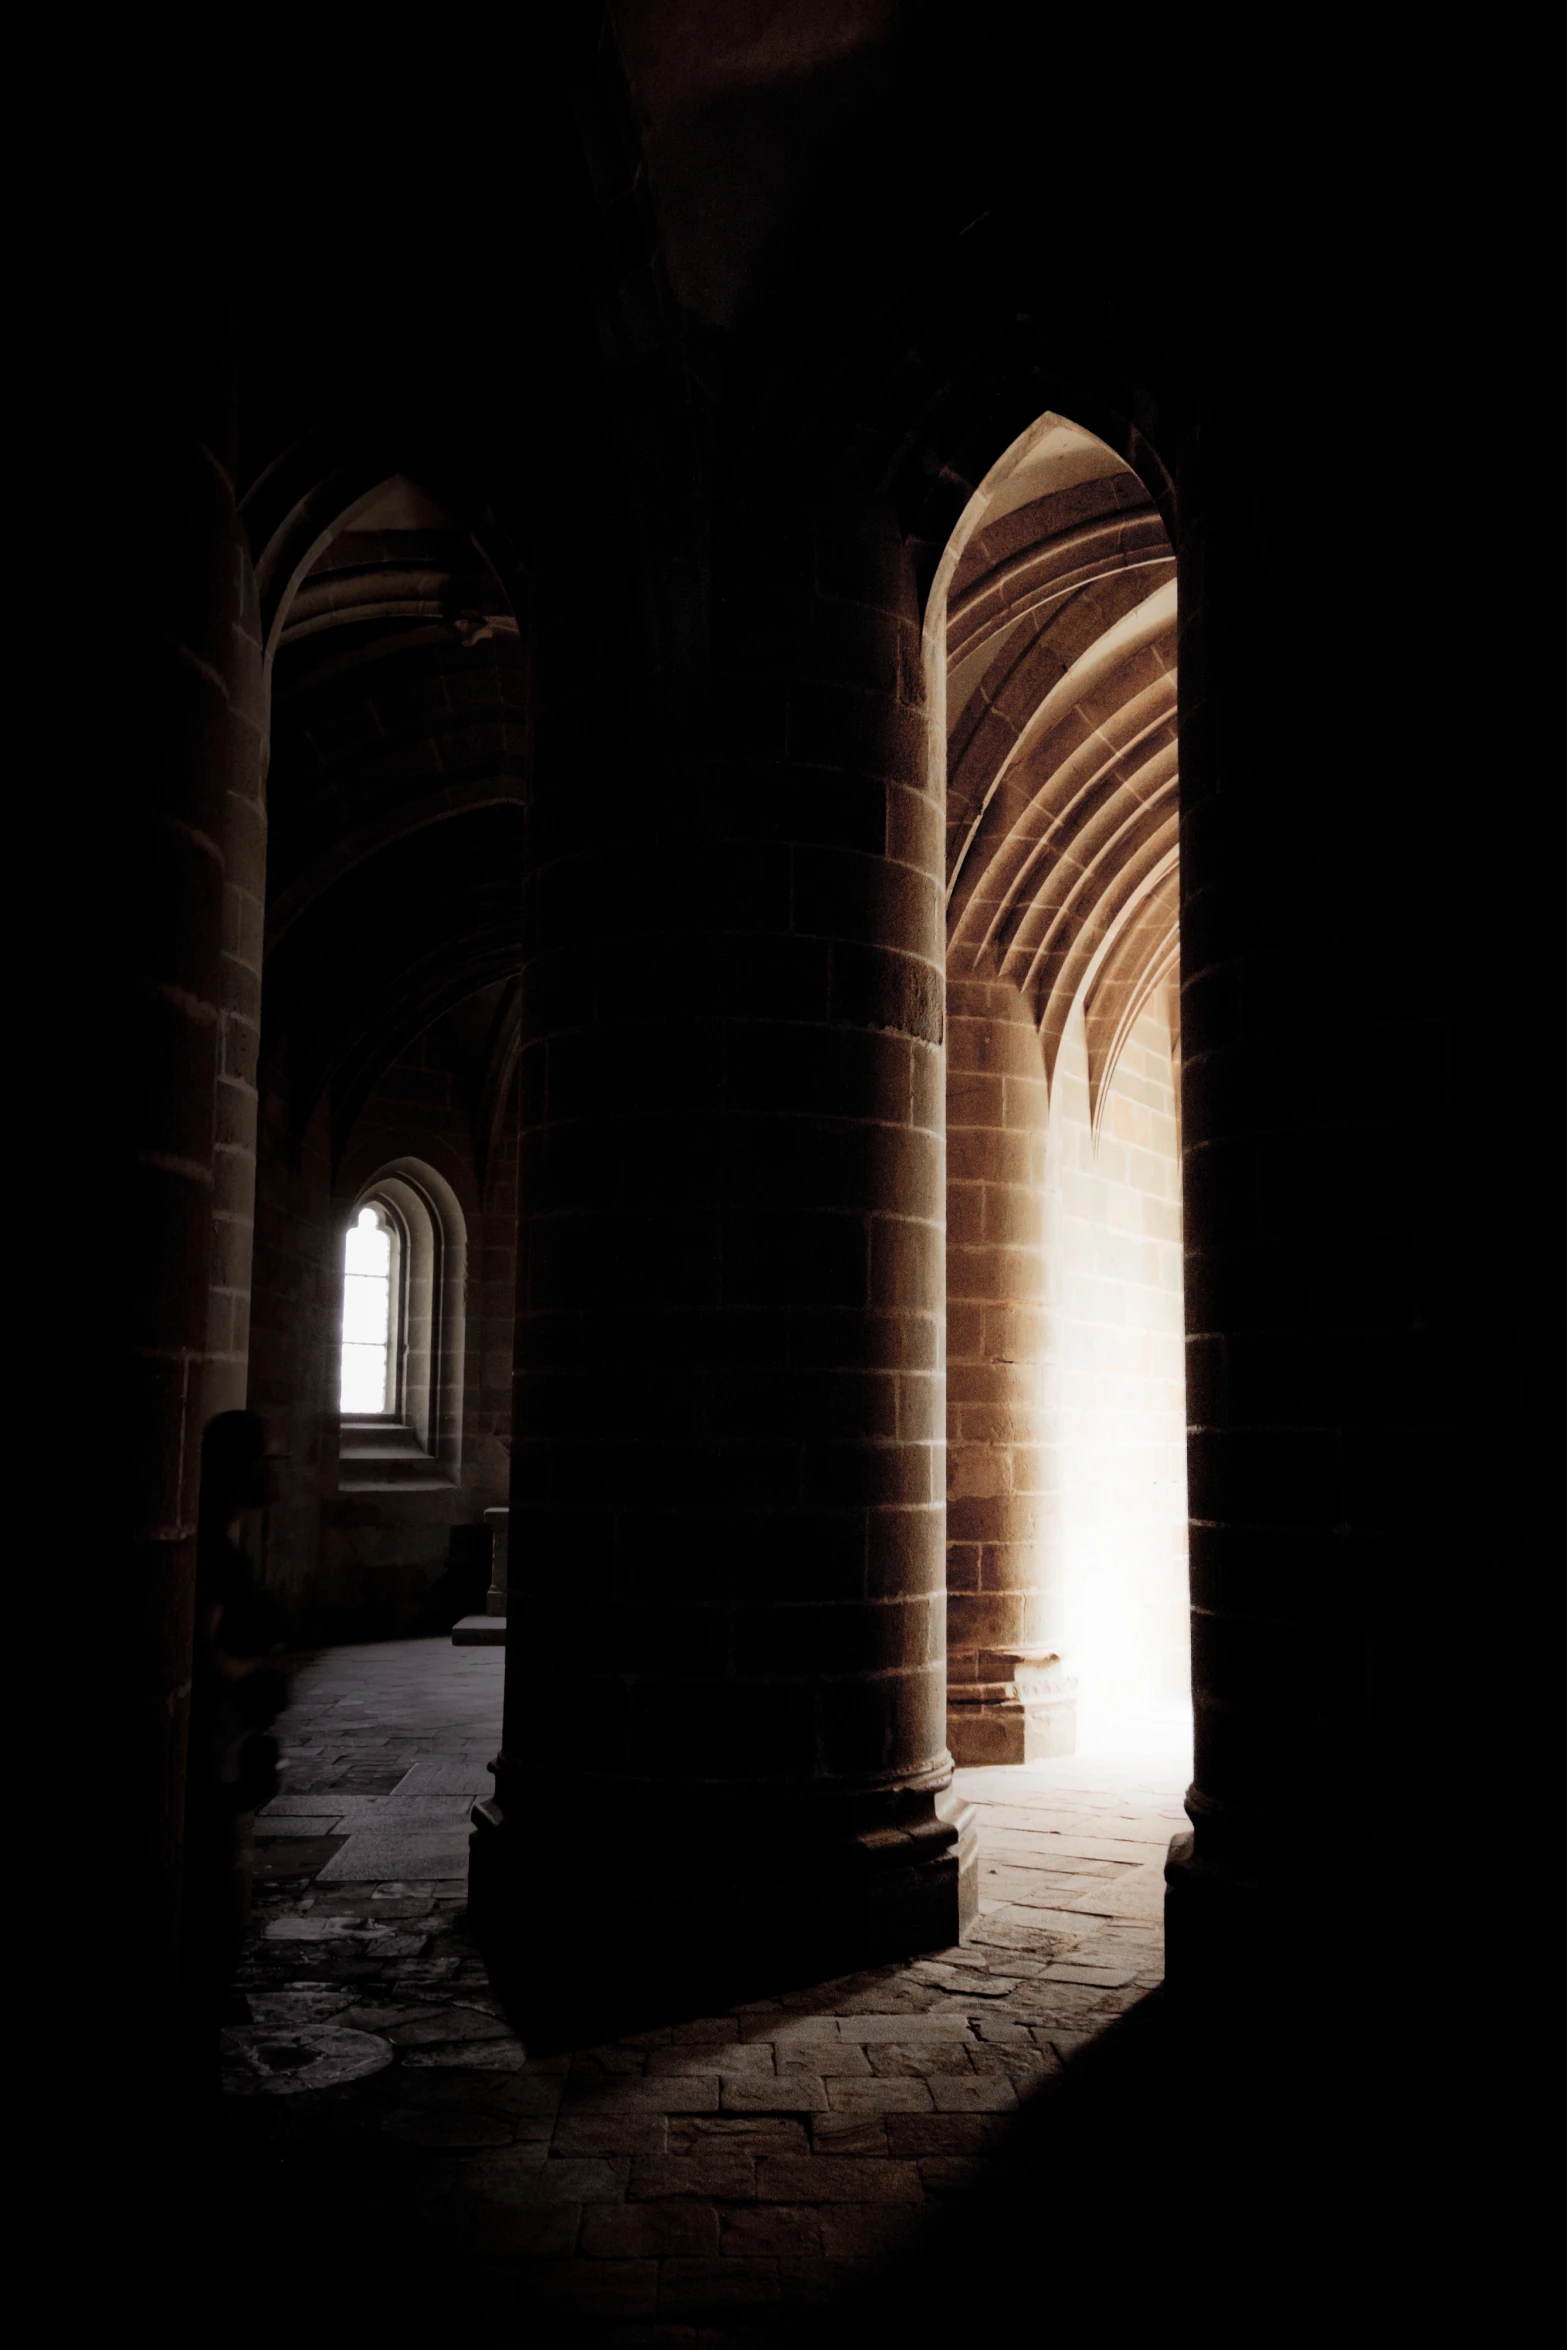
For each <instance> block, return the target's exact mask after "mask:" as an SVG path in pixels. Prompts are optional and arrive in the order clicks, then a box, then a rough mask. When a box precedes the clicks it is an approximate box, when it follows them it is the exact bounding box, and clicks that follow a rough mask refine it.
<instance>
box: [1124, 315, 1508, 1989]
mask: <svg viewBox="0 0 1567 2350" xmlns="http://www.w3.org/2000/svg"><path fill="white" fill-rule="evenodd" d="M1292 347H1293V346H1292ZM1272 381H1273V379H1272V378H1271V377H1270V378H1269V382H1270V386H1271V383H1272ZM1257 409H1258V416H1259V417H1261V416H1264V415H1266V416H1267V417H1268V424H1269V430H1270V431H1271V432H1272V435H1273V437H1272V439H1271V440H1270V441H1269V442H1268V444H1267V446H1266V447H1264V446H1263V445H1262V443H1263V432H1262V427H1261V425H1260V423H1259V422H1258V421H1257V419H1256V418H1253V417H1250V416H1247V415H1245V414H1240V413H1237V412H1236V411H1235V410H1233V409H1231V410H1226V411H1224V412H1215V413H1209V414H1208V415H1206V416H1205V417H1203V418H1202V419H1201V420H1200V422H1199V424H1198V426H1197V428H1196V429H1194V430H1193V432H1192V433H1191V435H1190V442H1189V446H1188V450H1187V453H1186V456H1185V458H1184V459H1183V470H1182V480H1181V487H1180V511H1181V536H1180V565H1181V575H1180V577H1181V585H1180V614H1181V651H1180V696H1181V720H1180V723H1181V940H1182V953H1181V963H1182V987H1181V1002H1182V1018H1181V1038H1182V1125H1183V1137H1182V1140H1183V1182H1184V1194H1185V1229H1186V1313H1187V1332H1188V1350H1187V1362H1188V1370H1187V1395H1188V1416H1189V1421H1190V1437H1189V1449H1188V1461H1189V1478H1190V1510H1191V1584H1192V1668H1193V1700H1194V1712H1195V1736H1196V1756H1195V1775H1194V1780H1193V1785H1192V1788H1191V1791H1190V1795H1189V1798H1188V1804H1187V1809H1188V1811H1189V1813H1190V1816H1191V1822H1192V1827H1191V1832H1190V1833H1189V1834H1187V1835H1184V1836H1182V1837H1180V1838H1178V1839H1177V1840H1176V1842H1175V1845H1174V1846H1173V1847H1172V1852H1171V1859H1170V1864H1169V1869H1168V1883H1169V1899H1168V1908H1167V1915H1168V1931H1169V1970H1170V1982H1171V1986H1172V1988H1173V1989H1174V1990H1175V1991H1177V1993H1179V1994H1181V1995H1182V1996H1191V1997H1193V1998H1197V1997H1201V1996H1208V1995H1211V1996H1212V1997H1214V1998H1215V1999H1216V2000H1217V2001H1218V2002H1219V2004H1220V2006H1221V2008H1222V2007H1224V2006H1225V2005H1226V2003H1233V2002H1234V2001H1236V2000H1238V1999H1243V1998H1248V1997H1250V1996H1252V1995H1253V1994H1260V1995H1263V1996H1267V1995H1268V1994H1269V1993H1270V1992H1271V1991H1272V1990H1273V1989H1274V1988H1275V1987H1276V1986H1277V1984H1278V1983H1279V1981H1280V1980H1281V1978H1296V1979H1298V1978H1300V1977H1302V1976H1303V1975H1309V1978H1310V1979H1309V1984H1308V1985H1307V1986H1306V1996H1307V1999H1308V2003H1309V2004H1310V2005H1311V2006H1312V2008H1313V2011H1314V2012H1317V2013H1319V2014H1320V2013H1322V2012H1325V2008H1324V2003H1325V2002H1326V2001H1328V2000H1330V1999H1333V1998H1340V1997H1342V1998H1350V1997H1352V1996H1353V1997H1358V1996H1359V1994H1358V1992H1356V1993H1352V1991H1351V1987H1350V1985H1349V1981H1348V1977H1347V1976H1346V1977H1345V1978H1344V1980H1343V1982H1342V1983H1341V1984H1333V1983H1328V1982H1325V1981H1324V1980H1323V1979H1322V1978H1323V1976H1324V1974H1325V1973H1326V1972H1327V1971H1328V1970H1325V1969H1324V1968H1323V1966H1322V1957H1321V1942H1322V1935H1323V1931H1324V1926H1323V1918H1324V1901H1325V1898H1326V1896H1327V1894H1328V1893H1329V1891H1330V1890H1331V1897H1332V1901H1333V1903H1334V1904H1335V1905H1336V1909H1335V1912H1334V1914H1336V1915H1337V1916H1339V1917H1344V1918H1353V1919H1354V1920H1355V1921H1356V1930H1357V1931H1358V1932H1361V1933H1369V1931H1370V1929H1371V1927H1372V1925H1373V1923H1375V1925H1376V1928H1377V1932H1378V1934H1379V1935H1381V1934H1385V1932H1386V1930H1387V1927H1388V1923H1389V1920H1390V1919H1391V1918H1393V1917H1395V1916H1398V1917H1401V1918H1403V1919H1404V1921H1405V1923H1407V1916H1408V1911H1409V1909H1410V1908H1411V1907H1412V1906H1414V1905H1416V1904H1417V1903H1419V1902H1421V1901H1424V1900H1427V1899H1429V1897H1430V1879H1429V1877H1426V1876H1425V1872H1426V1871H1427V1870H1428V1869H1429V1868H1430V1866H1431V1839H1432V1835H1433V1833H1434V1830H1435V1827H1436V1826H1437V1825H1438V1824H1439V1823H1441V1822H1442V1821H1443V1820H1444V1818H1445V1814H1444V1811H1443V1807H1442V1806H1441V1804H1440V1803H1436V1802H1434V1801H1433V1790H1432V1787H1431V1784H1430V1780H1429V1777H1428V1775H1427V1774H1428V1773H1429V1770H1430V1767H1431V1755H1432V1745H1431V1738H1432V1706H1433V1697H1434V1692H1435V1691H1436V1690H1437V1689H1438V1688H1439V1687H1441V1686H1443V1685H1444V1683H1443V1675H1444V1671H1445V1669H1446V1668H1445V1661H1444V1662H1439V1660H1438V1655H1437V1647H1438V1643H1439V1642H1442V1643H1445V1642H1446V1641H1447V1640H1448V1638H1449V1635H1450V1629H1451V1621H1452V1618H1451V1613H1450V1605H1449V1595H1450V1594H1451V1593H1452V1592H1454V1591H1456V1590H1458V1589H1459V1588H1460V1587H1464V1588H1468V1587H1470V1585H1471V1581H1472V1578H1474V1577H1476V1576H1478V1575H1479V1574H1480V1573H1481V1572H1482V1569H1481V1563H1480V1562H1481V1560H1482V1558H1483V1557H1484V1556H1485V1554H1486V1549H1487V1545H1488V1543H1491V1542H1494V1540H1495V1538H1496V1537H1495V1530H1494V1520H1493V1522H1492V1524H1491V1525H1489V1526H1488V1525H1487V1523H1486V1519H1487V1513H1488V1509H1489V1506H1490V1505H1489V1501H1488V1497H1487V1495H1486V1493H1485V1490H1484V1486H1483V1482H1482V1479H1481V1477H1480V1476H1479V1475H1477V1472H1478V1471H1480V1470H1481V1469H1482V1468H1483V1466H1484V1464H1485V1462H1486V1461H1487V1458H1488V1457H1492V1458H1494V1457H1495V1456H1494V1455H1488V1446H1487V1442H1486V1440H1485V1433H1484V1432H1485V1431H1486V1429H1487V1426H1488V1424H1489V1425H1490V1426H1491V1427H1492V1428H1493V1429H1494V1427H1495V1422H1496V1419H1497V1416H1498V1415H1499V1414H1500V1413H1503V1412H1505V1410H1506V1409H1507V1408H1508V1407H1507V1384H1506V1382H1507V1376H1508V1368H1509V1365H1508V1358H1507V1356H1506V1355H1505V1353H1503V1351H1502V1350H1500V1349H1499V1348H1498V1347H1497V1346H1496V1344H1495V1341H1494V1337H1493V1336H1492V1335H1490V1334H1489V1333H1488V1332H1487V1330H1486V1328H1485V1319H1486V1316H1485V1310H1484V1306H1483V1304H1482V1300H1483V1299H1484V1297H1485V1284H1486V1281H1487V1277H1488V1274H1489V1270H1490V1266H1491V1264H1492V1262H1493V1261H1494V1255H1495V1251H1496V1247H1497V1242H1498V1230H1497V1228H1496V1227H1495V1226H1488V1217H1489V1215H1490V1214H1491V1212H1492V1209H1493V1206H1494V1193H1493V1191H1492V1189H1491V1186H1490V1183H1489V1182H1488V1180H1487V1175H1486V1168H1485V1156H1486V1152H1485V1145H1484V1121H1483V1120H1482V1119H1481V1118H1480V1117H1479V1116H1478V1115H1477V1114H1476V1112H1475V1111H1474V1110H1473V1109H1472V1108H1471V1109H1469V1110H1465V1109H1463V1108H1461V1107H1460V1106H1459V1105H1461V1104H1464V1103H1466V1102H1468V1103H1471V1104H1472V1102H1473V1100H1474V1093H1473V1088H1474V1086H1475V1083H1476V1073H1477V1072H1478V1071H1480V1070H1482V1069H1483V1068H1484V1067H1485V1064H1486V1050H1485V1049H1484V1046H1483V1043H1482V1040H1481V1039H1480V1037H1479V1035H1478V1032H1477V1029H1476V1026H1475V1023H1474V1018H1473V1014H1472V1012H1471V1011H1469V1009H1468V1008H1467V1007H1466V1006H1465V1005H1464V1004H1463V1003H1461V1002H1454V1001H1452V1000H1450V998H1449V997H1448V996H1447V995H1446V994H1444V992H1443V991H1442V990H1440V989H1438V988H1436V987H1435V986H1433V985H1432V984H1431V982H1430V978H1429V975H1430V974H1432V973H1434V972H1435V971H1437V970H1438V969H1439V968H1440V967H1441V964H1442V957H1443V954H1444V952H1445V944H1444V939H1443V934H1442V929H1441V925H1442V923H1443V921H1444V920H1445V919H1446V912H1445V910H1446V907H1447V904H1448V897H1449V890H1448V884H1447V881H1446V879H1445V877H1444V878H1442V879H1441V880H1440V882H1439V879H1438V875H1437V873H1436V871H1435V865H1436V860H1437V858H1438V856H1439V855H1440V854H1441V853H1442V850H1443V836H1442V828H1441V826H1440V824H1439V823H1438V821H1437V819H1436V818H1435V816H1434V814H1433V811H1434V810H1435V809H1436V808H1438V807H1439V806H1440V805H1441V804H1442V795H1443V791H1444V790H1445V789H1446V788H1447V786H1446V784H1445V782H1444V781H1443V780H1442V771H1443V761H1444V760H1445V759H1448V758H1450V757H1451V758H1453V759H1455V760H1456V759H1457V758H1458V757H1459V756H1460V753H1459V751H1458V750H1457V749H1456V748H1455V749H1452V750H1449V748H1448V746H1447V744H1446V743H1445V742H1444V744H1443V745H1442V746H1441V747H1440V748H1439V749H1438V748H1435V747H1433V746H1432V744H1431V743H1430V741H1429V739H1428V740H1427V741H1426V742H1425V743H1424V744H1423V746H1422V749H1421V752H1420V755H1419V756H1418V757H1417V756H1416V754H1415V751H1414V749H1413V748H1412V746H1411V743H1410V741H1409V740H1408V739H1406V737H1405V733H1404V730H1405V729H1407V728H1409V727H1411V726H1412V725H1413V724H1414V720H1413V717H1412V714H1411V712H1410V710H1409V708H1408V707H1407V706H1406V705H1405V704H1403V703H1401V702H1399V701H1398V699H1397V697H1396V696H1394V695H1391V694H1389V695H1387V696H1386V698H1385V701H1383V700H1378V699H1377V698H1376V696H1380V695H1382V692H1383V687H1382V680H1383V678H1384V676H1385V677H1393V676H1395V675H1398V674H1402V672H1400V671H1399V670H1398V669H1397V668H1396V666H1395V655H1396V653H1397V652H1398V649H1399V648H1398V646H1397V643H1396V640H1395V639H1394V638H1393V637H1392V636H1391V635H1390V634H1389V630H1390V626H1391V622H1390V617H1389V614H1388V612H1387V609H1386V604H1385V600H1384V599H1382V598H1380V597H1378V596H1377V595H1376V594H1375V591H1374V589H1373V587H1372V585H1371V583H1370V582H1369V580H1367V581H1364V582H1361V583H1359V585H1357V584H1356V583H1354V582H1349V583H1346V581H1345V580H1344V578H1343V576H1342V573H1341V571H1339V570H1338V569H1335V568H1334V565H1335V563H1336V559H1337V558H1336V553H1335V550H1334V548H1333V546H1332V544H1331V533H1326V532H1324V533H1321V534H1318V535H1317V536H1316V537H1315V538H1314V537H1313V536H1312V534H1310V533H1308V534H1307V535H1306V544H1305V546H1304V547H1303V549H1302V550H1301V551H1300V553H1299V557H1298V559H1297V557H1296V554H1295V551H1294V550H1291V552H1290V556H1289V559H1288V560H1287V561H1286V560H1285V559H1284V558H1283V557H1282V556H1280V554H1279V552H1278V547H1277V543H1276V541H1275V540H1274V539H1273V538H1272V537H1271V536H1270V534H1269V528H1268V523H1267V511H1268V510H1267V508H1266V507H1265V505H1264V503H1263V502H1262V494H1261V492H1260V490H1259V487H1258V484H1259V483H1260V482H1261V481H1262V480H1263V479H1264V478H1265V477H1266V475H1267V471H1268V467H1269V465H1270V464H1273V463H1275V462H1276V461H1277V452H1278V450H1279V449H1280V448H1282V447H1285V446H1289V447H1291V448H1293V449H1294V450H1295V452H1296V454H1297V456H1298V458H1299V464H1298V466H1297V471H1296V474H1295V476H1294V477H1293V478H1292V491H1291V494H1292V497H1293V499H1294V504H1295V510H1296V511H1298V512H1303V513H1310V512H1320V511H1322V510H1323V506H1324V503H1325V501H1326V500H1327V499H1328V498H1329V497H1330V495H1337V494H1339V493H1340V490H1341V487H1342V485H1343V484H1347V483H1349V482H1351V481H1352V480H1354V479H1355V478H1356V476H1355V453H1354V451H1353V450H1352V449H1350V448H1348V447H1346V446H1345V445H1344V443H1343V442H1342V441H1341V440H1340V439H1338V438H1337V437H1336V436H1335V434H1334V431H1333V429H1332V424H1331V420H1326V421H1324V420H1320V419H1319V415H1318V412H1316V411H1311V412H1310V413H1309V414H1308V413H1307V412H1306V409H1305V407H1304V402H1303V405H1302V408H1301V409H1300V410H1299V411H1298V412H1297V413H1296V415H1295V418H1294V421H1295V423H1296V425H1298V427H1299V429H1298V432H1297V433H1296V435H1295V437H1294V439H1293V440H1291V439H1290V437H1289V435H1288V434H1287V433H1286V432H1285V430H1284V426H1283V423H1282V422H1281V420H1280V418H1279V417H1278V416H1277V415H1276V414H1272V413H1271V412H1270V411H1269V409H1268V403H1267V402H1265V401H1263V400H1262V399H1261V397H1260V396H1259V399H1258V403H1257ZM1302 474H1303V475H1304V479H1302V478H1301V476H1302ZM1396 511H1397V509H1396V507H1395V512H1396ZM1384 527H1386V528H1388V529H1389V530H1392V528H1393V524H1392V523H1391V522H1387V523H1385V524H1384ZM1263 579H1266V580H1267V581H1268V583H1269V593H1268V594H1267V595H1266V596H1263V595H1261V594H1259V592H1258V584H1259V581H1260V580H1263ZM1329 612H1331V613H1332V615H1333V626H1334V630H1335V640H1334V641H1335V663H1336V667H1335V671H1334V674H1335V675H1337V676H1338V677H1340V678H1341V679H1343V678H1354V679H1356V680H1358V681H1360V682H1361V697H1362V698H1360V699H1356V700H1353V701H1350V702H1349V703H1348V704H1347V705H1346V702H1345V700H1344V699H1343V698H1342V697H1335V696H1334V695H1332V694H1328V693H1324V694H1323V695H1321V696H1320V697H1316V698H1312V699H1310V700H1309V701H1308V703H1307V704H1306V705H1303V706H1299V707H1297V708H1296V709H1295V711H1294V713H1293V715H1292V717H1291V720H1290V722H1289V723H1288V724H1287V725H1286V724H1281V723H1280V722H1279V717H1278V712H1279V700H1278V697H1279V694H1280V690H1281V689H1280V682H1279V681H1280V675H1281V664H1282V663H1285V662H1287V659H1288V657H1289V656H1288V652H1287V648H1288V647H1291V646H1293V645H1296V644H1299V643H1301V642H1304V641H1305V638H1306V636H1307V634H1308V633H1309V632H1310V631H1311V630H1312V629H1313V628H1315V627H1318V626H1320V625H1321V622H1322V619H1323V617H1324V616H1325V615H1326V614H1327V613H1329ZM1367 680H1375V681H1376V687H1375V695H1373V691H1372V687H1371V685H1370V684H1369V683H1367V682H1365V681H1367ZM1428 753H1429V756H1428ZM1476 937H1478V927H1477V929H1476V931H1475V932H1474V933H1473V934H1471V935H1470V936H1466V941H1465V944H1466V949H1467V950H1468V951H1469V952H1470V953H1471V954H1478V948H1477V947H1476V946H1475V945H1474V944H1473V943H1472V941H1473V939H1474V938H1476ZM1477 967H1480V966H1478V965H1477ZM1488 1391H1489V1392H1488ZM1444 1659H1445V1649H1444ZM1398 1946H1399V1945H1398V1944H1397V1943H1384V1942H1382V1941H1380V1940H1379V1941H1378V1943H1377V1947H1379V1948H1380V1947H1390V1948H1391V1947H1398ZM1369 2012H1370V2011H1369V2010H1367V2009H1366V2008H1365V2006H1364V2002H1363V2001H1362V2013H1363V2014H1366V2013H1369ZM1383 2012H1384V2010H1383V2008H1381V2007H1379V2008H1378V2009H1377V2010H1376V2013H1377V2016H1378V2017H1379V2018H1380V2017H1381V2016H1382V2015H1383ZM1379 2028H1380V2025H1379Z"/></svg>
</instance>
